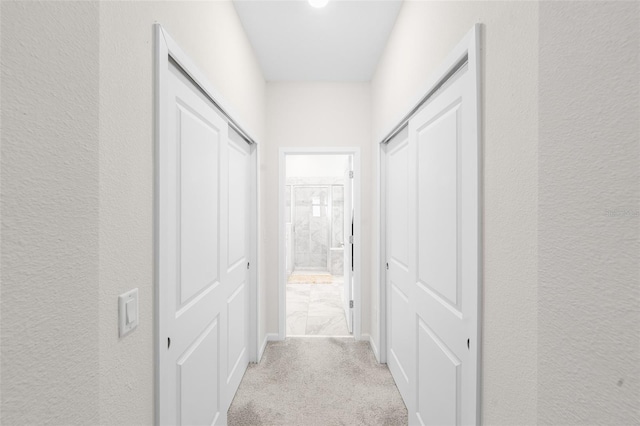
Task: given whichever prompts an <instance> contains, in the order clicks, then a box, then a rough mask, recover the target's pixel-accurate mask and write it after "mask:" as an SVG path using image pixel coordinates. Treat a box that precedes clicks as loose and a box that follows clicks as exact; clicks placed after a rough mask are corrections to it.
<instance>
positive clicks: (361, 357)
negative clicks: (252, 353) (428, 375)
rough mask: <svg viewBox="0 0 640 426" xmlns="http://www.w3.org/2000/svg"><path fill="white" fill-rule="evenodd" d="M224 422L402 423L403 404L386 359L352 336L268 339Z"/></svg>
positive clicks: (236, 425) (268, 425) (233, 425)
mask: <svg viewBox="0 0 640 426" xmlns="http://www.w3.org/2000/svg"><path fill="white" fill-rule="evenodd" d="M228 424H229V426H249V425H251V426H254V425H256V426H258V425H263V426H272V425H279V426H289V425H291V426H293V425H295V426H298V425H304V426H315V425H318V426H319V425H323V426H325V425H326V426H333V425H406V424H407V409H406V408H405V406H404V403H403V402H402V398H401V397H400V393H399V392H398V389H397V388H396V386H395V383H394V381H393V379H392V378H391V373H390V372H389V369H388V368H387V366H386V365H385V364H378V363H377V361H376V360H375V357H374V356H373V352H372V351H371V348H370V347H369V343H367V342H362V341H355V340H354V339H353V338H348V337H347V338H337V337H328V338H308V337H303V338H288V339H286V340H285V341H282V342H269V344H268V345H267V348H266V350H265V353H264V356H263V358H262V361H261V362H260V363H259V364H250V365H249V368H248V369H247V372H246V373H245V375H244V378H243V379H242V383H241V384H240V388H239V389H238V392H237V393H236V396H235V398H234V400H233V402H232V404H231V407H230V408H229V412H228Z"/></svg>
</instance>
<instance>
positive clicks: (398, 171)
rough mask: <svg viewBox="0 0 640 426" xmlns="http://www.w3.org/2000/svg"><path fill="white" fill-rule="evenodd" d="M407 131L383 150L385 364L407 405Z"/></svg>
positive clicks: (410, 360) (411, 363)
mask: <svg viewBox="0 0 640 426" xmlns="http://www.w3.org/2000/svg"><path fill="white" fill-rule="evenodd" d="M410 148H411V147H410V145H409V140H408V132H407V130H406V129H405V130H403V131H402V132H400V133H399V134H398V135H397V136H395V137H394V139H393V140H392V141H391V142H389V144H388V145H387V146H386V147H385V149H386V156H385V158H386V167H385V170H386V174H385V176H386V182H385V185H386V188H385V193H386V215H385V217H386V232H387V234H386V235H387V237H386V245H387V247H386V252H387V274H386V284H387V285H386V289H387V313H388V314H387V336H388V340H387V364H388V366H389V370H391V374H392V375H393V378H394V379H395V381H396V384H397V386H398V389H399V390H400V394H401V395H402V398H403V399H404V401H405V404H406V405H407V408H410V406H411V404H412V401H413V398H414V396H413V393H414V392H413V389H414V388H415V380H416V377H415V349H414V347H415V332H414V330H415V304H414V297H413V285H412V282H414V281H412V278H411V270H412V269H415V268H414V267H413V264H414V263H415V261H414V260H413V259H412V255H413V251H414V250H413V249H412V248H413V247H414V246H415V244H414V241H413V240H414V239H415V237H414V236H413V235H412V234H411V233H410V230H411V227H410V222H411V220H412V217H413V216H414V215H412V210H411V208H412V207H411V206H412V203H415V197H412V196H411V195H412V194H411V192H410V178H411V176H412V172H413V173H415V170H413V171H412V170H410V167H411V164H412V161H411V159H413V158H415V157H414V156H413V155H412V154H411V152H410Z"/></svg>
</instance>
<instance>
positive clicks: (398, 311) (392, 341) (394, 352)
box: [389, 280, 412, 382]
mask: <svg viewBox="0 0 640 426" xmlns="http://www.w3.org/2000/svg"><path fill="white" fill-rule="evenodd" d="M389 283H390V285H391V292H390V297H391V300H390V306H391V312H392V315H391V318H390V325H391V327H390V331H391V333H390V334H389V335H390V338H389V349H390V352H391V356H392V357H393V360H392V361H393V362H395V363H396V364H397V368H398V369H399V371H400V372H401V374H402V377H401V379H402V380H404V381H405V382H409V376H408V375H409V374H410V373H411V371H410V370H409V368H410V367H409V365H410V362H411V356H412V354H411V345H410V344H409V343H410V340H409V339H408V338H407V336H406V334H407V332H408V329H409V325H410V323H411V320H412V315H411V312H410V311H409V310H408V309H407V305H408V304H409V298H408V297H407V295H406V294H405V293H403V292H402V290H401V289H400V288H399V287H398V286H397V285H396V283H395V282H394V281H393V280H389Z"/></svg>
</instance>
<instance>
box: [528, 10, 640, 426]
mask: <svg viewBox="0 0 640 426" xmlns="http://www.w3.org/2000/svg"><path fill="white" fill-rule="evenodd" d="M539 60H540V62H539V73H540V74H539V82H540V86H539V102H540V107H539V118H540V121H539V126H540V127H539V136H540V139H539V144H538V167H539V173H538V202H539V208H538V278H539V279H538V346H537V349H538V421H539V422H540V424H552V423H553V424H611V425H614V424H615V425H631V424H640V3H639V2H594V3H576V2H557V3H556V2H550V3H547V2H543V3H541V4H540V58H539Z"/></svg>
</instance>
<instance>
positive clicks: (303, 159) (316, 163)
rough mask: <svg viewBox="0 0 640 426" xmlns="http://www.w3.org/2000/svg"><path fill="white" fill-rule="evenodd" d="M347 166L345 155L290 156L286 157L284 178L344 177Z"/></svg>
mask: <svg viewBox="0 0 640 426" xmlns="http://www.w3.org/2000/svg"><path fill="white" fill-rule="evenodd" d="M347 166H348V156H346V155H290V156H288V157H287V164H286V176H287V177H288V178H290V177H299V178H301V177H344V172H345V170H347Z"/></svg>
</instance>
